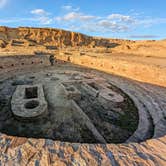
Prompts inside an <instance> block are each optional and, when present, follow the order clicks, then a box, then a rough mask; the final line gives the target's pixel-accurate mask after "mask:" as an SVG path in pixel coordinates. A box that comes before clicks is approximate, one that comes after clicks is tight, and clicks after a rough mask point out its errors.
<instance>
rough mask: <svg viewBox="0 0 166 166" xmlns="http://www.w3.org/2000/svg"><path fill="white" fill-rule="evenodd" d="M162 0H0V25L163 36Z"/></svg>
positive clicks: (165, 21) (114, 35) (112, 35)
mask: <svg viewBox="0 0 166 166" xmlns="http://www.w3.org/2000/svg"><path fill="white" fill-rule="evenodd" d="M165 6H166V0H151V1H148V0H105V1H104V0H103V1H101V0H71V1H68V0H0V25H1V26H10V27H18V26H29V27H53V28H62V29H66V30H71V31H76V32H81V33H84V34H87V35H92V36H104V37H109V38H127V39H164V38H166V30H165V29H166V12H165Z"/></svg>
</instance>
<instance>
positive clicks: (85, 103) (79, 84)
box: [0, 69, 139, 143]
mask: <svg viewBox="0 0 166 166" xmlns="http://www.w3.org/2000/svg"><path fill="white" fill-rule="evenodd" d="M53 78H56V79H53ZM39 83H40V84H41V85H42V87H43V91H44V96H45V100H46V101H47V103H48V113H47V114H45V115H43V116H41V117H40V116H38V119H34V120H33V119H31V118H27V121H25V120H26V119H25V118H26V117H31V115H30V113H32V114H34V111H35V109H36V108H38V107H39V103H40V102H42V101H40V98H36V99H35V98H32V99H30V98H29V97H30V96H32V95H31V94H29V97H27V96H26V95H24V93H25V92H23V91H24V90H26V89H28V88H26V87H30V88H31V87H33V85H34V86H35V85H36V84H39ZM23 85H24V86H23ZM0 87H1V91H0V97H1V101H2V102H1V111H0V115H1V117H3V118H2V119H0V124H1V128H0V131H1V132H2V133H5V134H7V135H13V136H20V137H29V138H49V139H52V140H59V141H67V142H75V143H76V142H78V143H122V142H125V141H126V140H127V139H129V138H130V137H131V136H132V135H133V133H134V132H135V130H136V129H137V126H138V119H139V116H138V110H137V107H136V106H135V104H134V102H133V101H132V99H131V98H130V97H129V96H128V95H127V94H125V93H124V92H123V91H122V90H120V89H119V88H117V87H116V86H115V85H113V84H112V83H111V82H110V81H109V80H107V79H104V78H101V77H99V76H98V75H97V74H90V73H88V72H79V71H78V72H77V71H72V70H70V69H69V70H63V71H60V70H57V69H55V70H46V71H42V72H41V71H39V72H36V73H33V72H32V73H24V74H18V75H17V76H16V77H12V78H8V79H7V80H4V81H2V82H1V85H0ZM16 88H17V93H16ZM19 89H20V91H19ZM31 89H32V88H31ZM38 91H39V88H38ZM19 94H20V95H21V94H22V98H21V96H20V95H19ZM110 94H111V95H110ZM24 96H25V97H24ZM32 97H33V96H32ZM35 97H37V94H36V96H35ZM11 98H12V101H13V103H14V101H15V103H14V104H15V105H16V106H15V107H14V106H13V105H12V107H11V106H10V105H11ZM26 98H27V101H26ZM21 100H23V101H21ZM41 100H42V99H41ZM17 103H18V104H19V107H18V106H17V105H18V104H17ZM21 103H23V104H24V105H23V107H24V109H23V110H21V108H22V106H20V104H21ZM12 108H13V109H14V110H12ZM16 108H17V109H19V110H15V109H16ZM12 111H14V112H13V113H15V112H16V111H17V114H18V115H19V114H20V118H17V116H16V117H15V115H14V114H12ZM23 112H24V116H23V117H24V119H23V121H22V119H21V115H22V114H23ZM26 112H27V115H26ZM28 120H29V121H28Z"/></svg>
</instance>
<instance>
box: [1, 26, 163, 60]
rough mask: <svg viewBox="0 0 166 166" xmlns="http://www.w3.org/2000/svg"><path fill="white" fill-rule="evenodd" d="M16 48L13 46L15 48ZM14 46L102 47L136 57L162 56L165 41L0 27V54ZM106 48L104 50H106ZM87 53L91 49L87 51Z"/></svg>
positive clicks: (51, 29) (49, 29)
mask: <svg viewBox="0 0 166 166" xmlns="http://www.w3.org/2000/svg"><path fill="white" fill-rule="evenodd" d="M15 46H17V47H15ZM18 46H24V48H25V47H29V46H30V47H31V48H28V49H29V50H32V46H34V47H36V49H39V47H40V49H39V50H41V48H42V49H45V48H46V49H47V50H51V49H56V48H65V47H73V48H75V47H83V48H84V50H85V49H89V48H92V49H93V48H94V49H95V51H97V52H98V51H99V50H97V49H96V48H100V49H101V48H102V49H103V48H104V50H102V51H101V53H104V52H105V51H107V52H110V53H111V52H114V53H124V54H134V55H139V56H147V57H149V56H153V57H166V54H165V52H166V41H165V40H159V41H155V40H149V41H132V40H122V39H109V38H99V37H92V36H87V35H84V34H81V33H76V32H70V31H65V30H61V29H53V28H29V27H19V28H8V27H0V52H1V49H4V48H6V50H3V51H8V50H10V51H14V52H15V51H16V50H20V49H21V48H19V49H18ZM106 49H107V50H106ZM90 52H91V50H90Z"/></svg>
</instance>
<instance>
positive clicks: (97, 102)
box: [0, 27, 166, 166]
mask: <svg viewBox="0 0 166 166" xmlns="http://www.w3.org/2000/svg"><path fill="white" fill-rule="evenodd" d="M50 55H53V56H54V58H55V64H54V66H50V63H49V57H50ZM36 89H38V93H37V92H36ZM24 90H25V94H24ZM34 100H35V102H34ZM26 102H27V103H26ZM29 102H30V105H29ZM25 103H26V104H25ZM22 106H23V107H24V108H23V107H22ZM0 133H1V134H0V161H1V163H2V164H6V165H13V164H16V165H58V166H59V165H66V166H68V165H106V166H107V165H113V166H114V165H115V166H116V165H146V166H148V165H149V166H150V165H166V40H160V41H155V40H151V41H131V40H120V39H107V38H97V37H90V36H86V35H83V34H79V33H75V32H69V31H64V30H59V29H48V28H47V29H46V28H45V29H44V28H43V29H42V28H27V27H20V28H8V27H0Z"/></svg>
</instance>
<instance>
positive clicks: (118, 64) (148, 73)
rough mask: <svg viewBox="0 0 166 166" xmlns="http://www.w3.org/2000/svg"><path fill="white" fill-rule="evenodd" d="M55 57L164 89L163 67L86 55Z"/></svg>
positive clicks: (165, 82)
mask: <svg viewBox="0 0 166 166" xmlns="http://www.w3.org/2000/svg"><path fill="white" fill-rule="evenodd" d="M56 57H57V59H59V60H63V61H70V62H71V63H74V64H78V65H81V66H86V67H90V68H93V69H98V70H101V71H105V72H108V73H112V74H116V75H120V76H124V77H127V78H131V79H134V80H137V81H141V82H147V83H151V84H156V85H160V86H164V87H165V86H166V68H165V67H160V66H155V65H150V64H141V63H136V62H128V61H124V60H112V59H111V58H110V57H109V58H108V57H103V58H97V57H90V56H86V55H84V56H78V55H77V56H74V55H72V56H68V55H57V56H56Z"/></svg>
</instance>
